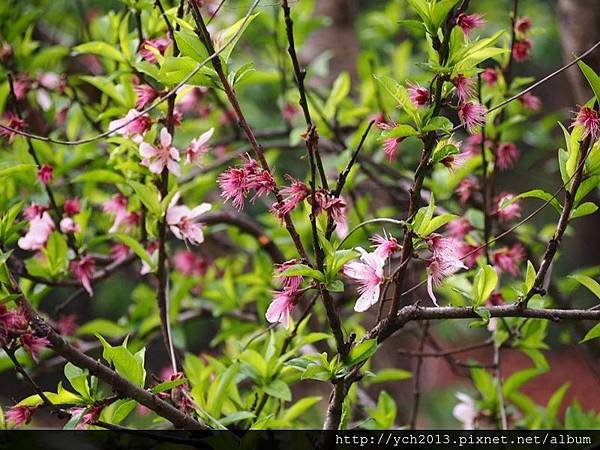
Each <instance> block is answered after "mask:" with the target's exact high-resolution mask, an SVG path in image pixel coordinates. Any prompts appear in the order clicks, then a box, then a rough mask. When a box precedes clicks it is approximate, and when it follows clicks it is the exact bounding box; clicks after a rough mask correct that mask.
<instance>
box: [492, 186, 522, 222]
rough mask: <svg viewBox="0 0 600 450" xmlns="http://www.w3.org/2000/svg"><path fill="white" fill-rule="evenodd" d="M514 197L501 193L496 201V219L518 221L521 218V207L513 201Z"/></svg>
mask: <svg viewBox="0 0 600 450" xmlns="http://www.w3.org/2000/svg"><path fill="white" fill-rule="evenodd" d="M514 198H515V196H514V195H513V194H509V193H506V192H503V193H501V194H500V195H499V196H498V199H497V200H496V213H497V214H498V218H499V219H500V220H501V221H503V222H506V221H509V220H513V219H518V218H519V217H521V205H520V203H519V202H518V201H514V200H513V199H514Z"/></svg>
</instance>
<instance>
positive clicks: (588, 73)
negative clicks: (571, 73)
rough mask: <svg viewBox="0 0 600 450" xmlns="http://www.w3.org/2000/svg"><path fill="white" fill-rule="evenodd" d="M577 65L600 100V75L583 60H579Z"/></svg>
mask: <svg viewBox="0 0 600 450" xmlns="http://www.w3.org/2000/svg"><path fill="white" fill-rule="evenodd" d="M577 65H578V66H579V69H581V72H582V73H583V75H584V76H585V78H586V79H587V81H588V83H589V84H590V87H591V88H592V91H594V95H595V96H596V99H597V100H598V101H600V77H599V76H598V75H597V74H596V72H595V71H594V69H592V68H591V67H590V66H588V65H587V64H586V63H584V62H583V61H577Z"/></svg>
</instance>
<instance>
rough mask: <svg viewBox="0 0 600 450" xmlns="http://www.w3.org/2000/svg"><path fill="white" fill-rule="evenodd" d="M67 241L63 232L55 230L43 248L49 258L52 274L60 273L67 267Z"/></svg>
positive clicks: (49, 268) (49, 267)
mask: <svg viewBox="0 0 600 450" xmlns="http://www.w3.org/2000/svg"><path fill="white" fill-rule="evenodd" d="M68 250H69V248H68V246H67V241H66V240H65V237H64V236H63V235H62V233H59V232H58V231H55V232H53V233H52V234H51V235H50V237H49V238H48V242H47V243H46V248H44V249H43V252H44V255H46V258H47V260H48V270H49V272H50V274H51V275H53V276H54V275H58V274H60V273H62V272H64V271H65V270H66V269H67V265H68V262H69V261H68V259H67V251H68Z"/></svg>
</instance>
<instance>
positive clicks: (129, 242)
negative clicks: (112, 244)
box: [113, 233, 156, 272]
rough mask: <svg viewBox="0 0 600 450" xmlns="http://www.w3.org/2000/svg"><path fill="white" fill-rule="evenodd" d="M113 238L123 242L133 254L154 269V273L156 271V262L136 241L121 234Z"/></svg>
mask: <svg viewBox="0 0 600 450" xmlns="http://www.w3.org/2000/svg"><path fill="white" fill-rule="evenodd" d="M113 236H114V238H115V239H117V240H119V241H121V242H122V243H123V244H125V245H126V246H127V247H129V248H130V249H131V250H133V252H134V253H135V254H136V255H138V256H139V257H140V258H141V259H143V260H144V261H145V262H146V263H147V264H148V265H149V266H150V267H151V268H152V272H154V271H155V270H156V267H154V266H155V264H154V261H152V257H151V256H150V255H149V254H148V252H147V251H146V249H145V248H144V247H143V246H142V244H140V243H139V242H138V241H137V240H136V239H134V238H132V237H131V236H127V235H126V234H121V233H117V234H114V235H113Z"/></svg>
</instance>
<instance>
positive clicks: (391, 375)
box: [365, 368, 412, 384]
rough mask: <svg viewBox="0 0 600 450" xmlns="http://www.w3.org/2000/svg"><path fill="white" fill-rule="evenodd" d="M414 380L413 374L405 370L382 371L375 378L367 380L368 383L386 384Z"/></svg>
mask: <svg viewBox="0 0 600 450" xmlns="http://www.w3.org/2000/svg"><path fill="white" fill-rule="evenodd" d="M409 378H412V372H409V371H408V370H403V369H392V368H390V369H382V370H380V371H379V372H377V374H376V375H375V376H374V377H370V378H368V379H366V380H365V381H367V382H368V383H371V384H372V383H385V382H388V381H402V380H408V379H409Z"/></svg>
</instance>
